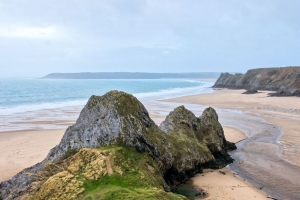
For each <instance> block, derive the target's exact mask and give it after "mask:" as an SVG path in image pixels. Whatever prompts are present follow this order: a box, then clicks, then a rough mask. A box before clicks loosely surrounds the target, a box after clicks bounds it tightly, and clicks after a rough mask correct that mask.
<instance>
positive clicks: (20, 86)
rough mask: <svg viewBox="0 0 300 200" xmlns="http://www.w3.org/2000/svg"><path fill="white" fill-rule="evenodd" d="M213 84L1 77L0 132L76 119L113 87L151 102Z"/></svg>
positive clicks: (181, 94) (202, 88) (178, 80)
mask: <svg viewBox="0 0 300 200" xmlns="http://www.w3.org/2000/svg"><path fill="white" fill-rule="evenodd" d="M211 85H212V83H211V82H205V81H198V80H181V79H153V80H151V79H150V80H149V79H147V80H146V79H144V80H120V79H118V80H100V79H98V80H47V79H0V132H1V131H7V130H22V129H29V128H30V129H34V128H53V126H54V125H53V124H52V125H51V127H50V125H47V126H45V125H37V124H45V123H44V122H43V121H50V122H51V121H55V120H71V121H73V120H75V119H76V118H77V117H78V114H79V111H80V110H81V109H82V107H83V106H84V105H85V104H86V102H87V100H88V98H89V97H90V96H91V95H103V94H105V93H106V92H108V91H110V90H121V91H124V92H127V93H131V94H133V95H134V96H136V97H137V98H138V99H139V100H141V101H142V103H144V104H147V103H148V104H147V105H149V106H151V103H149V100H150V101H151V100H156V99H163V98H172V97H176V96H184V95H189V94H199V93H201V92H202V91H203V90H204V89H205V88H206V87H209V86H211ZM50 124H51V123H50ZM57 127H58V126H57ZM55 128H56V127H55Z"/></svg>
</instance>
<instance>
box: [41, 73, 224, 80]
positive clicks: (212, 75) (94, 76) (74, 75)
mask: <svg viewBox="0 0 300 200" xmlns="http://www.w3.org/2000/svg"><path fill="white" fill-rule="evenodd" d="M219 75H220V73H219V72H196V73H142V72H82V73H51V74H48V75H47V76H44V77H42V78H43V79H162V78H218V77H219Z"/></svg>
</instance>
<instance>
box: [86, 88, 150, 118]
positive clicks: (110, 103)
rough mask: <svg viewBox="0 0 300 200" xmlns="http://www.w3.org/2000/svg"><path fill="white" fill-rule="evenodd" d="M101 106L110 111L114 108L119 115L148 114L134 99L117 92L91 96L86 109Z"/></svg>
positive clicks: (131, 96) (129, 95) (126, 94)
mask: <svg viewBox="0 0 300 200" xmlns="http://www.w3.org/2000/svg"><path fill="white" fill-rule="evenodd" d="M101 105H102V106H106V107H108V108H111V109H113V108H115V109H116V110H117V111H118V114H119V115H128V114H131V113H134V112H140V111H142V112H145V113H147V114H148V112H147V110H146V109H145V107H144V106H143V105H142V103H141V102H140V101H139V100H138V99H137V98H136V97H134V96H133V95H131V94H128V93H125V92H122V91H117V90H112V91H110V92H107V93H106V94H104V95H103V96H95V95H93V96H91V97H90V99H89V101H88V103H87V108H88V109H95V108H97V109H98V107H99V106H101Z"/></svg>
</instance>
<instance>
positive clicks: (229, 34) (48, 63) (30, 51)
mask: <svg viewBox="0 0 300 200" xmlns="http://www.w3.org/2000/svg"><path fill="white" fill-rule="evenodd" d="M299 10H300V1H299V0H288V1H284V0H280V1H279V0H263V1H262V0H249V1H248V0H243V1H241V0H225V1H223V0H218V1H217V0H202V1H201V0H107V1H104V0H81V1H79V0H48V1H46V0H0V76H1V77H39V76H43V75H46V74H48V73H51V72H102V71H105V72H115V71H128V72H137V71H138V72H209V71H217V72H224V71H229V72H245V71H246V70H247V69H250V68H258V67H275V66H289V65H300V56H299V53H300V51H299V50H300V34H299V33H300V32H299V31H300V21H299V20H300V12H299Z"/></svg>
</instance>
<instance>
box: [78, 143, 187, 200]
mask: <svg viewBox="0 0 300 200" xmlns="http://www.w3.org/2000/svg"><path fill="white" fill-rule="evenodd" d="M100 150H106V151H107V150H108V151H113V153H112V155H111V162H112V168H113V170H114V172H115V171H120V170H121V171H122V172H123V173H122V174H119V173H113V174H111V175H106V176H103V177H101V178H99V179H98V180H95V181H90V182H85V183H84V189H85V192H84V194H83V195H82V196H81V197H80V198H79V199H91V200H93V199H103V200H108V199H175V200H176V199H185V198H184V197H183V196H181V195H178V194H174V193H168V192H165V191H164V189H163V178H162V174H161V173H160V171H159V170H158V167H157V165H156V163H155V162H154V161H153V159H152V158H151V157H150V156H149V155H147V154H146V153H143V154H141V153H138V152H137V151H136V150H135V149H131V148H128V147H111V146H110V147H104V148H100Z"/></svg>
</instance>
